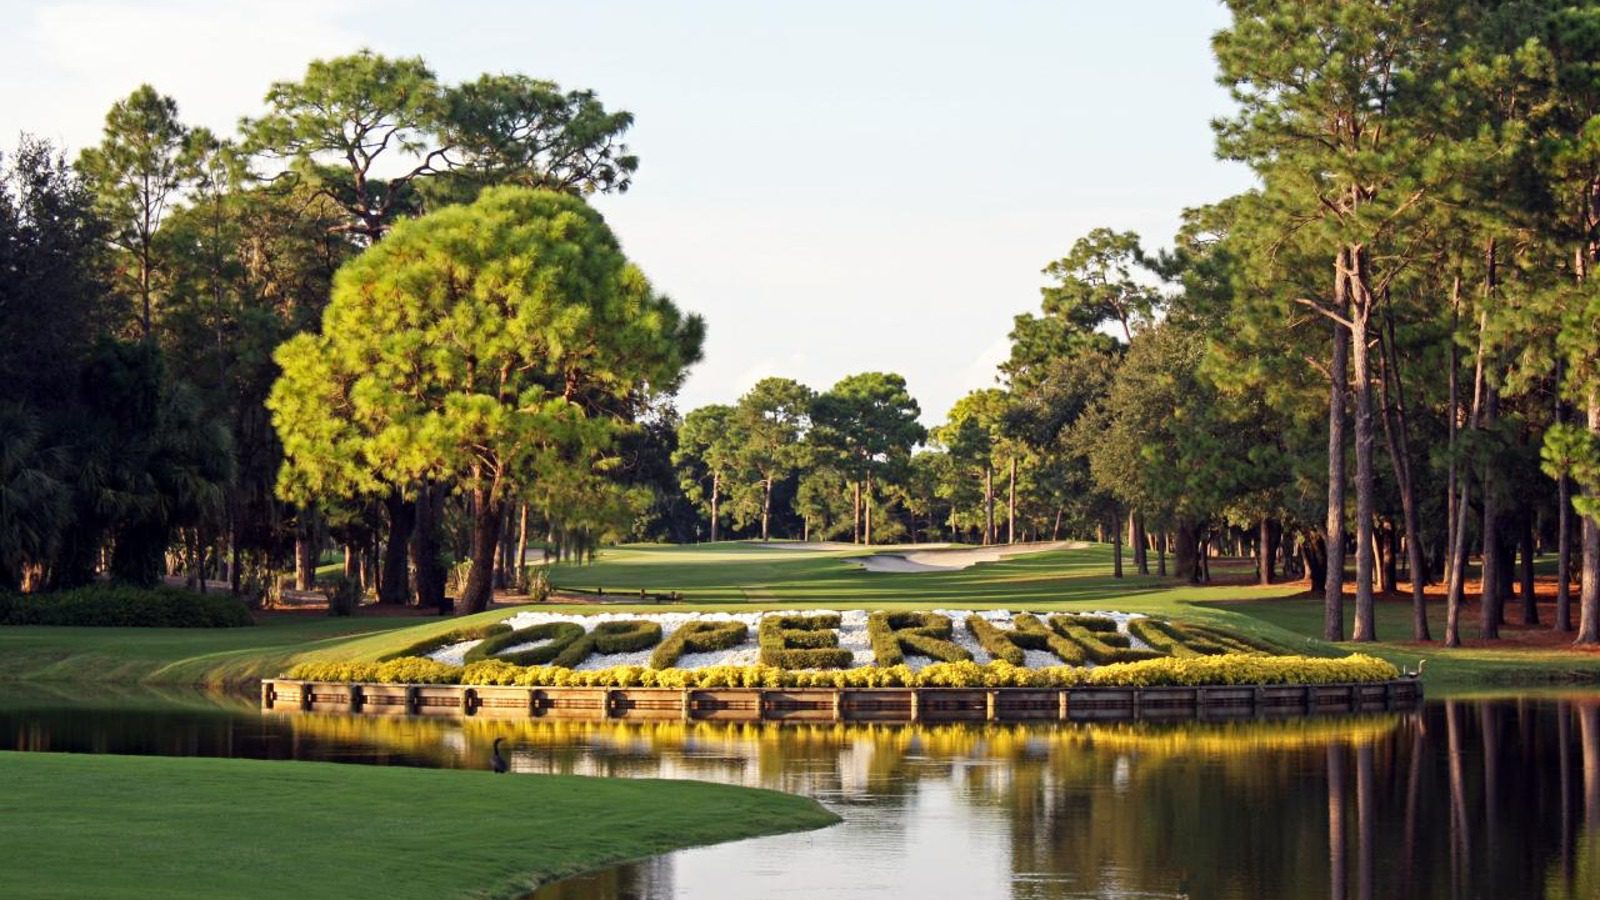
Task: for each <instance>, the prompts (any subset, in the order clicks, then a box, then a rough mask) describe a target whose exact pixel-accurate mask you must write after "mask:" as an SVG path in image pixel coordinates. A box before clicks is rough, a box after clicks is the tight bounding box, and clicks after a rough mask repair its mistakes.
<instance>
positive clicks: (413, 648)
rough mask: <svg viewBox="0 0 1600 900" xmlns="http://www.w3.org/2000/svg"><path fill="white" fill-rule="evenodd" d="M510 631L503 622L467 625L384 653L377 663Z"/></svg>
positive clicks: (423, 653)
mask: <svg viewBox="0 0 1600 900" xmlns="http://www.w3.org/2000/svg"><path fill="white" fill-rule="evenodd" d="M510 631H511V626H510V625H507V624H506V623H504V622H493V623H490V624H488V625H469V626H467V627H466V628H457V629H455V630H453V631H446V632H445V633H444V634H439V635H435V636H433V637H431V638H423V639H422V640H420V641H417V642H416V643H414V644H409V645H407V646H405V647H402V648H400V649H399V650H396V651H394V652H393V653H386V654H384V655H383V656H380V657H378V661H379V662H387V661H388V660H391V659H399V658H400V657H402V656H428V655H430V654H432V653H433V652H434V651H436V650H443V649H444V648H446V647H449V646H451V645H452V644H459V643H461V642H463V641H481V640H485V639H487V638H492V637H494V636H495V635H497V634H506V633H509V632H510ZM474 649H476V648H474ZM467 653H468V654H469V655H470V654H471V653H472V651H471V650H468V651H467Z"/></svg>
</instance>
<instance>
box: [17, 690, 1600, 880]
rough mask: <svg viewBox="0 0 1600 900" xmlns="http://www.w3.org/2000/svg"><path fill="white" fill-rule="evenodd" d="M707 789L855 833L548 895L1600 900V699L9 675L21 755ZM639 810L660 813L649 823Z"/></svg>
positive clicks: (764, 843) (757, 844) (788, 839)
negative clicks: (317, 702)
mask: <svg viewBox="0 0 1600 900" xmlns="http://www.w3.org/2000/svg"><path fill="white" fill-rule="evenodd" d="M495 737H505V738H507V740H508V742H509V743H510V744H511V745H512V746H513V748H514V749H513V753H512V765H513V770H514V771H516V772H560V773H572V774H584V775H612V776H622V777H663V778H698V779H703V780H709V781H721V782H729V783H734V784H742V785H749V786H754V787H767V788H776V789H779V790H785V791H791V792H796V793H804V794H808V795H810V796H813V797H816V798H817V799H819V800H821V801H822V802H823V803H825V804H827V805H828V806H830V807H831V808H833V809H835V810H836V811H838V812H839V813H840V814H841V815H843V816H844V818H845V822H844V824H842V825H839V826H836V827H834V828H830V829H825V830H823V831H816V832H809V833H805V834H798V835H781V836H776V837H770V838H759V839H755V840H750V841H743V842H739V843H735V844H724V845H720V846H715V847H707V848H700V849H693V850H686V851H681V852H679V853H674V854H669V855H666V856H663V857H659V858H657V859H654V860H650V861H647V862H642V863H637V864H630V865H624V866H618V867H615V868H612V869H609V870H605V871H602V872H597V873H593V874H591V875H588V876H584V877H580V878H576V879H570V880H568V881H566V882H562V883H559V884H554V885H550V886H548V887H546V888H545V889H543V890H541V891H539V892H538V893H537V894H535V895H534V896H535V897H536V898H539V900H567V898H602V900H624V898H629V900H632V898H639V900H665V898H724V897H725V898H740V900H743V898H765V897H777V898H783V897H794V898H802V897H803V898H819V897H820V898H869V897H870V898H882V897H916V898H919V900H922V898H945V897H950V898H957V897H960V898H1019V900H1035V898H1037V900H1044V898H1052V900H1053V898H1068V897H1185V896H1187V897H1194V898H1212V897H1218V898H1256V897H1359V898H1377V897H1426V898H1432V897H1439V898H1456V897H1485V898H1521V897H1530V898H1532V897H1545V898H1569V897H1570V898H1600V695H1597V694H1588V695H1574V696H1566V697H1526V698H1520V699H1509V700H1485V701H1446V702H1436V703H1430V704H1428V705H1427V706H1426V707H1425V708H1424V709H1423V710H1421V711H1420V712H1416V713H1404V714H1393V713H1388V714H1378V715H1363V716H1347V717H1327V718H1319V719H1307V720H1300V719H1295V720H1281V721H1255V722H1236V723H1226V724H1206V723H1186V724H1172V725H1157V724H1123V725H1027V726H1023V725H1015V726H1013V725H1005V726H954V725H952V726H832V725H829V726H784V727H776V726H749V725H717V724H712V723H693V724H680V723H670V724H658V725H637V724H621V723H605V724H602V723H555V722H540V723H532V722H525V723H512V722H488V721H468V722H461V721H454V720H415V719H377V718H363V717H349V716H324V715H306V716H302V715H293V714H288V715H285V714H277V715H265V716H264V715H262V714H260V713H259V712H258V711H257V710H256V708H255V704H254V700H253V698H243V697H227V696H215V695H201V694H191V693H167V694H159V695H157V694H150V693H136V694H129V695H125V696H105V695H98V696H95V697H87V698H86V697H83V696H81V695H74V694H70V693H59V692H51V691H42V690H39V689H31V688H30V689H27V690H23V689H20V688H16V687H0V749H24V750H56V751H70V752H103V753H146V754H166V755H183V756H190V755H205V756H246V757H257V758H266V759H313V760H331V761H340V762H350V763H365V764H379V765H413V766H444V767H486V766H487V760H488V754H489V745H490V743H491V742H492V741H493V740H494V738H495ZM640 814H641V815H648V814H649V813H648V811H647V810H641V811H640Z"/></svg>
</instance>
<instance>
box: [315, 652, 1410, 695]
mask: <svg viewBox="0 0 1600 900" xmlns="http://www.w3.org/2000/svg"><path fill="white" fill-rule="evenodd" d="M394 662H395V663H400V662H404V661H403V660H395V661H394ZM412 662H414V663H423V664H428V665H427V667H424V666H418V667H416V668H415V669H410V670H406V671H405V672H404V674H405V675H406V676H407V677H408V678H419V677H421V676H423V675H425V674H427V673H429V672H433V673H437V675H438V678H439V680H437V681H435V682H431V683H438V684H455V683H460V684H474V685H518V686H526V687H664V688H675V689H686V688H720V687H730V688H737V687H769V688H777V687H790V688H805V687H839V688H857V687H962V688H973V687H1042V688H1059V687H1079V686H1083V687H1196V686H1205V685H1230V684H1265V685H1276V684H1345V683H1357V682H1370V681H1387V680H1390V679H1394V678H1398V677H1399V675H1400V673H1399V670H1397V669H1396V668H1395V667H1394V666H1393V665H1392V664H1391V663H1389V662H1386V661H1384V660H1381V659H1377V658H1375V657H1371V656H1366V655H1363V654H1351V655H1350V656H1346V657H1344V658H1343V659H1323V658H1316V657H1305V656H1261V655H1257V654H1248V655H1246V654H1229V655H1225V656H1197V657H1188V658H1182V659H1179V658H1175V657H1161V658H1157V659H1146V660H1141V661H1138V662H1125V663H1113V664H1109V665H1104V666H1101V667H1099V668H1096V669H1085V668H1083V667H1080V666H1051V667H1048V668H1043V669H1027V668H1023V667H1022V666H1016V665H1012V664H1011V663H1008V662H1005V661H1003V660H996V661H994V662H991V663H987V664H983V665H980V664H978V663H976V662H972V661H963V662H953V663H943V662H941V663H933V664H932V665H929V666H927V667H925V668H923V669H922V670H921V671H920V672H913V671H911V670H910V669H909V668H908V667H906V666H891V667H888V668H881V667H876V666H866V667H862V668H857V669H843V670H835V671H796V670H791V669H783V668H780V667H777V666H766V665H759V666H709V667H707V668H704V669H652V668H647V667H645V666H614V667H612V668H609V669H591V670H585V671H579V670H575V669H566V668H561V667H557V666H527V667H523V666H513V665H509V664H507V663H504V662H500V661H498V660H490V661H488V662H481V663H474V664H472V665H469V666H467V667H466V668H465V669H453V668H450V667H447V666H441V665H439V664H438V663H433V662H431V661H430V660H414V661H412ZM384 665H389V664H384ZM375 668H376V666H375V665H374V664H364V665H357V666H344V667H340V666H337V665H321V666H314V667H313V666H296V667H295V668H294V669H292V670H290V673H289V675H288V677H290V678H300V679H304V680H310V681H374V680H381V679H377V678H373V677H371V676H372V675H373V674H374V672H373V670H374V669H375ZM346 671H348V672H350V673H352V674H353V675H354V676H358V677H350V678H340V677H338V673H341V672H346Z"/></svg>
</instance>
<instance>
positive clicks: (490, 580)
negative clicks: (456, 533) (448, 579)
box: [460, 487, 505, 613]
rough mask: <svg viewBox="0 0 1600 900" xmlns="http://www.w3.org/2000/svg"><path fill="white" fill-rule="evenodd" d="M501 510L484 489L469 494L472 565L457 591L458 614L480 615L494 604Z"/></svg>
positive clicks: (499, 504) (485, 488)
mask: <svg viewBox="0 0 1600 900" xmlns="http://www.w3.org/2000/svg"><path fill="white" fill-rule="evenodd" d="M504 512H505V510H504V508H503V507H502V505H501V503H500V502H499V501H498V500H495V499H494V496H493V493H492V492H491V490H490V489H489V488H487V487H478V488H474V489H473V491H472V565H471V567H470V568H469V569H468V570H467V585H466V587H465V588H463V589H462V591H461V609H460V612H462V613H476V612H483V611H484V610H486V609H488V608H489V604H490V603H492V602H493V601H494V552H495V547H496V546H497V545H498V544H499V543H500V522H501V520H502V519H503V518H504V515H503V514H504Z"/></svg>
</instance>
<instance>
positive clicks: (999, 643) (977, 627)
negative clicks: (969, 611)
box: [966, 615, 1028, 666]
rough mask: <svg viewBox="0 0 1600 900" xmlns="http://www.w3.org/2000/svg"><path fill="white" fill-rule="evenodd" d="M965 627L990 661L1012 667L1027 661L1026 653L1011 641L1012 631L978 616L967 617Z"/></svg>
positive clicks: (1013, 633)
mask: <svg viewBox="0 0 1600 900" xmlns="http://www.w3.org/2000/svg"><path fill="white" fill-rule="evenodd" d="M966 626H967V631H969V632H971V633H972V636H973V637H974V638H976V639H977V641H978V646H980V647H982V648H983V652H985V653H987V654H989V658H990V659H997V660H1004V661H1005V662H1008V663H1010V664H1011V665H1013V666H1020V665H1022V663H1023V661H1024V660H1025V659H1027V656H1028V655H1027V653H1025V652H1023V649H1022V648H1021V647H1020V646H1018V645H1017V643H1016V642H1015V641H1013V640H1012V637H1013V636H1014V635H1015V632H1014V631H1007V630H1006V629H1004V628H1001V627H1000V626H998V625H996V624H994V623H993V622H991V621H989V620H988V619H985V618H984V617H983V616H980V615H970V616H967V621H966Z"/></svg>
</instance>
